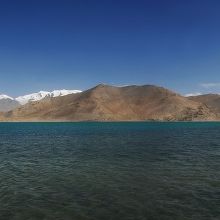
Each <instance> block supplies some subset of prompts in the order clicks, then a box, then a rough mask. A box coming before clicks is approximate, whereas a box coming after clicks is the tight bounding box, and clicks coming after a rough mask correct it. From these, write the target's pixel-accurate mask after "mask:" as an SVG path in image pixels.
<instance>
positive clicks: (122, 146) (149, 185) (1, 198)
mask: <svg viewBox="0 0 220 220" xmlns="http://www.w3.org/2000/svg"><path fill="white" fill-rule="evenodd" d="M0 219H1V220H8V219H10V220H27V219H28V220H29V219H30V220H55V219H57V220H110V219H111V220H189V219H190V220H212V219H213V220H219V219H220V123H155V122H152V123H92V122H91V123H89V122H88V123H0Z"/></svg>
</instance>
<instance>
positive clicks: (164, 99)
mask: <svg viewBox="0 0 220 220" xmlns="http://www.w3.org/2000/svg"><path fill="white" fill-rule="evenodd" d="M0 119H1V120H2V121H87V120H91V121H93V120H94V121H95V120H99V121H136V120H137V121H140V120H176V121H191V120H216V115H215V114H214V113H212V112H211V111H210V109H209V108H208V107H206V106H205V105H204V104H202V103H198V102H195V101H193V100H190V99H188V98H186V97H183V96H180V95H179V94H176V93H174V92H172V91H170V90H167V89H164V88H162V87H157V86H152V85H145V86H126V87H114V86H108V85H102V84H101V85H98V86H96V87H94V88H92V89H89V90H87V91H84V92H82V93H77V94H70V95H67V96H63V97H56V98H47V99H43V100H41V101H38V102H31V103H28V104H26V105H24V106H21V107H19V108H17V109H15V110H13V111H10V112H7V113H2V114H1V117H0Z"/></svg>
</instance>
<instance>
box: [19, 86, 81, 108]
mask: <svg viewBox="0 0 220 220" xmlns="http://www.w3.org/2000/svg"><path fill="white" fill-rule="evenodd" d="M79 92H81V91H80V90H66V89H62V90H54V91H52V92H47V91H40V92H37V93H32V94H28V95H24V96H19V97H17V98H15V100H16V101H18V102H19V103H20V104H21V105H25V104H27V103H28V102H34V101H39V100H41V99H43V98H45V97H57V96H65V95H69V94H74V93H79Z"/></svg>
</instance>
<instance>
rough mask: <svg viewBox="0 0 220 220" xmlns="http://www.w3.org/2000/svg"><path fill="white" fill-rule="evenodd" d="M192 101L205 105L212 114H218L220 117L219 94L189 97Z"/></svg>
mask: <svg viewBox="0 0 220 220" xmlns="http://www.w3.org/2000/svg"><path fill="white" fill-rule="evenodd" d="M189 99H190V100H193V101H196V102H200V103H203V104H204V105H206V106H207V107H208V108H209V109H211V111H212V112H214V113H215V114H217V115H218V116H219V117H220V95H218V94H206V95H199V96H191V97H189Z"/></svg>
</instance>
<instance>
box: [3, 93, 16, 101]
mask: <svg viewBox="0 0 220 220" xmlns="http://www.w3.org/2000/svg"><path fill="white" fill-rule="evenodd" d="M1 99H11V100H14V99H13V98H12V97H10V96H8V95H5V94H0V100H1Z"/></svg>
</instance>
